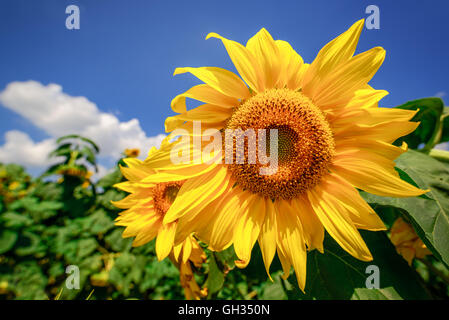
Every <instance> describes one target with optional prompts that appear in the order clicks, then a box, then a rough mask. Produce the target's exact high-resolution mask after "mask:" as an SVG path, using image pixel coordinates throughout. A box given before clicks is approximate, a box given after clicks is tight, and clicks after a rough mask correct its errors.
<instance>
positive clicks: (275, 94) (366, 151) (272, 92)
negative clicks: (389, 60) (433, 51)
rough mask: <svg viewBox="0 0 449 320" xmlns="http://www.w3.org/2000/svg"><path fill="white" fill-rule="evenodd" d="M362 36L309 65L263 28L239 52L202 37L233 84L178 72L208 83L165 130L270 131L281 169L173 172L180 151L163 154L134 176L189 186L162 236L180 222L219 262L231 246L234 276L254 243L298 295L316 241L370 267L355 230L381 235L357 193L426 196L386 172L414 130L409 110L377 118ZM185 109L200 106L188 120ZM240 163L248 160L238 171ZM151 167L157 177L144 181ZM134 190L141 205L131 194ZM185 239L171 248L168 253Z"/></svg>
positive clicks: (184, 168)
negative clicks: (226, 60) (224, 57)
mask: <svg viewBox="0 0 449 320" xmlns="http://www.w3.org/2000/svg"><path fill="white" fill-rule="evenodd" d="M363 25H364V21H363V20H360V21H358V22H356V23H355V24H354V25H353V26H352V27H351V28H349V29H348V30H347V31H346V32H344V33H343V34H341V35H340V36H338V37H337V38H336V39H334V40H332V41H331V42H329V43H328V44H327V45H326V46H325V47H324V48H323V49H321V51H320V52H319V53H318V55H317V57H316V58H315V60H314V61H313V62H312V63H311V64H310V65H309V64H306V63H304V62H303V59H302V58H301V57H300V55H299V54H298V53H296V51H295V50H294V49H293V48H292V47H291V46H290V44H289V43H287V42H285V41H282V40H274V39H273V38H272V36H271V35H270V34H269V33H268V32H267V31H266V30H265V29H262V30H260V31H259V32H258V33H257V34H256V35H255V36H254V37H252V38H251V39H249V40H248V42H247V44H246V46H245V45H242V44H239V43H237V42H235V41H232V40H228V39H226V38H224V37H222V36H220V35H218V34H215V33H211V34H209V35H208V36H207V39H209V38H218V39H220V40H221V41H222V42H223V44H224V46H225V48H226V49H227V52H228V54H229V56H230V58H231V60H232V62H233V63H234V65H235V67H236V69H237V71H238V72H239V74H240V77H241V78H240V77H239V76H237V75H236V74H234V73H232V72H230V71H228V70H225V69H221V68H216V67H200V68H189V67H188V68H178V69H176V71H175V75H176V74H182V73H186V72H189V73H191V74H193V75H194V76H196V77H197V78H199V79H200V80H202V81H203V82H204V84H200V85H197V86H194V87H192V88H191V89H189V90H188V91H186V92H185V93H183V94H180V95H178V96H177V97H175V98H174V99H173V101H172V109H173V111H175V112H176V113H178V115H175V116H173V117H169V118H167V120H166V123H165V125H166V130H167V131H168V132H171V131H173V130H174V129H178V128H182V129H186V130H187V132H190V135H194V132H193V130H192V128H193V121H201V125H202V128H203V129H205V128H206V129H216V130H221V131H222V132H224V131H225V130H226V129H242V130H246V129H255V130H257V129H277V130H278V134H279V136H278V145H279V147H278V158H279V167H278V169H277V171H275V172H272V174H269V175H262V174H261V173H260V169H261V168H264V167H265V166H266V164H264V163H260V162H257V163H256V164H249V163H248V161H246V162H245V163H244V164H236V163H232V164H226V163H225V162H224V161H221V162H214V163H207V164H206V163H205V162H204V161H203V162H201V163H196V162H190V163H183V164H178V165H174V164H173V163H172V161H171V159H170V152H171V148H173V147H175V146H178V144H176V143H174V144H169V143H167V144H166V145H165V146H164V147H162V148H161V150H160V151H159V152H158V153H159V154H158V156H157V157H154V158H153V159H147V160H145V162H144V165H141V166H138V167H136V168H135V175H138V176H139V179H142V181H145V183H154V184H161V183H174V181H179V182H180V181H185V180H186V179H188V180H187V182H185V183H183V184H182V186H180V188H179V190H178V192H177V200H176V201H175V202H174V203H172V205H171V206H170V208H169V209H168V210H167V211H166V212H165V214H164V218H163V220H162V221H161V223H162V225H164V226H166V227H168V226H170V225H171V224H172V223H175V222H177V228H176V229H177V230H176V233H179V234H183V235H189V234H190V233H192V232H195V234H197V235H198V237H199V238H200V239H201V240H202V241H205V242H206V243H207V244H208V245H209V248H211V249H213V250H216V251H221V250H224V249H226V248H227V247H229V246H230V245H232V244H233V245H234V250H235V252H236V254H237V256H238V257H239V259H240V260H239V261H238V262H237V266H239V267H245V266H247V264H248V263H249V261H250V259H251V250H252V248H253V246H254V244H255V242H256V241H258V242H259V245H260V248H261V251H262V256H263V259H264V263H265V267H266V270H267V272H268V273H269V267H270V264H271V262H272V260H273V258H274V256H275V254H276V252H277V254H278V257H279V259H280V261H281V263H282V266H283V270H284V277H288V276H289V271H290V268H291V266H293V267H294V270H295V272H296V277H297V280H298V284H299V287H300V288H301V289H302V290H303V289H304V287H305V279H306V259H307V251H308V250H312V249H317V250H319V251H320V252H323V239H324V230H326V231H327V232H328V233H329V234H330V235H331V236H332V237H333V238H334V239H335V241H336V242H337V243H338V244H339V245H340V246H341V247H342V248H343V249H344V250H346V251H347V252H348V253H349V254H351V255H352V256H354V257H356V258H357V259H360V260H363V261H369V260H372V256H371V253H370V251H369V249H368V248H367V246H366V244H365V242H364V240H363V239H362V237H361V236H360V233H359V232H358V230H357V229H365V230H372V231H377V230H385V226H384V224H383V223H382V221H381V219H380V218H379V217H378V216H377V214H376V213H375V212H374V211H373V210H372V208H371V207H370V206H369V205H368V204H367V203H366V202H365V201H364V200H363V199H362V198H361V197H360V195H359V193H358V191H357V189H356V188H358V189H362V190H364V191H367V192H369V193H373V194H376V195H381V196H390V197H411V196H419V195H421V194H423V193H425V192H426V191H423V190H420V189H418V188H416V187H414V186H412V185H410V184H408V183H406V182H405V181H403V180H401V179H400V177H399V175H398V173H397V172H396V171H395V169H394V167H395V163H394V159H396V158H397V157H398V156H399V155H401V154H402V153H403V152H405V151H406V150H407V146H406V145H405V144H404V145H403V146H402V147H396V146H394V145H392V143H393V142H394V141H395V140H396V139H397V138H399V137H401V136H404V135H407V134H409V133H410V132H412V131H414V130H415V129H416V127H417V126H418V125H419V123H417V122H411V121H409V120H410V119H411V118H412V117H413V116H414V115H415V113H416V111H410V110H401V109H387V108H379V107H378V101H379V100H380V99H381V98H382V97H384V96H385V95H386V94H388V92H387V91H385V90H375V89H373V88H372V87H370V86H369V85H368V82H369V81H370V80H371V78H372V77H373V76H374V74H375V73H376V71H377V70H378V69H379V67H380V66H381V64H382V62H383V60H384V58H385V50H384V49H382V48H380V47H376V48H372V49H370V50H368V51H366V52H363V53H360V54H358V55H355V56H354V52H355V49H356V45H357V42H358V39H359V36H360V33H361V30H362V29H363ZM186 98H192V99H196V100H199V101H202V102H204V104H203V105H200V106H199V107H197V108H194V109H192V110H187V107H186ZM204 137H206V138H209V137H208V136H207V134H204V135H203V138H204ZM189 147H192V148H193V149H194V150H193V152H198V153H201V150H195V147H194V146H189ZM235 153H236V149H235V148H234V156H235ZM248 157H249V154H248V153H247V152H246V153H245V160H248V159H247V158H248ZM148 167H149V168H152V169H153V170H154V172H155V174H152V175H150V176H148V171H147V168H148ZM145 176H146V177H145ZM130 191H132V192H136V193H135V196H134V198H135V197H137V196H138V193H139V192H138V191H136V190H130ZM135 228H137V227H133V230H136V229H135ZM138 228H141V227H140V226H139V227H138ZM142 228H143V227H142ZM142 230H143V229H142ZM133 232H135V231H133ZM173 232H175V230H174V231H173ZM171 238H173V236H171ZM184 239H185V237H184ZM184 239H183V237H179V238H178V240H175V245H176V244H179V243H180V242H181V241H183V240H184ZM170 240H171V239H170Z"/></svg>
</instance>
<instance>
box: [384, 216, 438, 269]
mask: <svg viewBox="0 0 449 320" xmlns="http://www.w3.org/2000/svg"><path fill="white" fill-rule="evenodd" d="M390 240H391V242H392V243H393V244H394V246H395V247H396V251H397V252H398V253H399V254H400V255H401V256H402V257H403V258H404V259H405V260H406V261H407V262H408V264H409V265H410V266H411V265H412V261H413V259H414V258H418V259H422V258H424V257H425V256H427V255H430V254H432V253H431V252H430V250H429V249H427V247H426V245H425V244H424V242H423V241H422V240H421V239H420V238H419V237H418V235H417V234H416V232H415V230H414V229H413V227H412V226H411V225H410V224H409V223H407V222H405V221H404V219H402V218H398V219H396V221H395V222H394V223H393V226H392V227H391V230H390Z"/></svg>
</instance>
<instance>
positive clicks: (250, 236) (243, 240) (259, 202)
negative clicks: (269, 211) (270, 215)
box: [233, 195, 266, 268]
mask: <svg viewBox="0 0 449 320" xmlns="http://www.w3.org/2000/svg"><path fill="white" fill-rule="evenodd" d="M265 210H266V208H265V199H264V198H261V197H259V196H258V195H255V196H253V197H252V199H251V200H250V202H249V208H248V211H246V212H244V214H243V215H241V216H240V218H239V221H238V222H237V225H236V226H235V232H234V238H233V242H234V250H235V253H236V254H237V257H239V259H240V261H238V263H237V262H236V265H237V266H238V267H240V268H242V267H243V268H244V267H246V266H247V265H248V263H249V261H250V260H251V250H252V249H253V246H254V243H255V242H256V240H257V238H258V237H259V233H260V229H261V227H262V224H263V222H264V219H265Z"/></svg>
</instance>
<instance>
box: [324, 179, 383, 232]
mask: <svg viewBox="0 0 449 320" xmlns="http://www.w3.org/2000/svg"><path fill="white" fill-rule="evenodd" d="M326 179H327V186H328V187H327V188H328V189H327V190H326V191H327V193H328V196H329V197H332V198H333V201H336V202H338V204H339V205H340V206H342V207H344V208H345V209H347V214H348V217H349V218H350V219H351V221H352V223H353V224H354V226H355V227H356V228H359V229H365V230H371V231H380V230H386V227H385V225H384V223H383V222H382V220H381V219H380V218H379V216H378V215H377V214H376V213H375V212H374V210H373V209H372V208H371V207H370V206H369V205H368V204H367V203H366V201H365V200H363V198H362V197H361V196H360V194H359V193H358V191H357V190H356V189H355V188H354V187H353V186H352V185H351V184H349V183H348V182H347V181H346V180H344V179H342V178H341V177H338V176H336V175H334V174H329V175H328V176H327V177H326Z"/></svg>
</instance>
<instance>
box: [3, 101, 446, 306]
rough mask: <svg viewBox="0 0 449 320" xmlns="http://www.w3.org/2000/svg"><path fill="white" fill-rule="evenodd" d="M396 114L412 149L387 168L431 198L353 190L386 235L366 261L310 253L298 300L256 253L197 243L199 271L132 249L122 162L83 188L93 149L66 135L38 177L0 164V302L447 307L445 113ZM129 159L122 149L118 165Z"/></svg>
mask: <svg viewBox="0 0 449 320" xmlns="http://www.w3.org/2000/svg"><path fill="white" fill-rule="evenodd" d="M397 108H399V109H407V110H419V111H418V113H417V114H416V115H415V116H414V118H413V119H412V121H419V122H420V125H419V127H418V129H417V130H415V131H414V132H413V133H411V134H409V135H407V136H405V137H403V138H400V139H398V140H397V141H395V143H394V144H395V145H401V144H402V143H403V142H406V143H407V144H408V146H409V150H408V151H407V152H406V153H404V154H402V155H401V156H400V157H399V158H398V159H397V161H396V163H397V166H396V170H397V171H398V173H399V175H400V177H401V179H403V180H405V181H407V182H409V183H410V184H412V185H414V186H417V187H419V188H421V189H428V190H430V191H429V192H427V193H426V194H424V195H421V196H419V197H412V198H390V197H382V196H374V195H372V194H368V193H366V192H363V191H360V193H361V195H362V197H363V198H364V199H365V200H366V201H367V202H368V203H369V204H370V206H371V207H372V208H373V209H374V210H375V211H376V212H377V213H378V214H379V216H380V217H381V218H382V220H383V222H384V223H385V225H386V226H387V228H388V230H386V231H380V232H379V231H378V232H372V231H361V235H362V237H363V239H364V240H365V242H366V244H367V246H368V247H369V248H370V250H371V253H372V255H373V260H372V261H369V262H364V261H359V260H357V259H355V258H354V257H351V256H350V255H349V254H348V253H346V252H345V251H344V250H342V249H341V248H340V247H339V245H338V244H337V243H336V242H335V241H334V240H333V239H332V238H331V237H329V236H328V235H326V236H325V239H324V253H320V252H318V251H317V250H313V251H311V252H309V253H308V259H307V284H306V287H305V290H304V291H302V290H301V289H300V288H299V287H298V285H297V281H296V279H295V274H294V273H293V272H292V273H289V274H288V275H287V277H282V265H281V263H280V261H279V260H278V258H277V257H276V258H275V259H274V261H273V263H272V265H271V268H270V274H271V278H272V279H269V278H268V275H267V272H266V270H265V268H264V263H263V259H262V254H261V250H260V248H259V246H258V245H256V246H255V247H254V248H253V250H252V251H253V252H252V259H251V262H250V263H249V264H248V265H247V266H246V267H245V268H242V269H240V268H238V267H236V262H238V258H237V256H236V254H235V252H234V249H233V246H230V247H229V248H227V249H225V250H223V251H220V252H214V251H211V250H208V249H207V245H206V244H204V243H202V242H199V245H198V247H197V249H198V250H200V253H199V261H193V259H192V258H190V259H192V261H190V260H188V261H187V264H183V263H182V262H181V261H180V260H179V261H178V262H177V260H176V259H173V257H172V259H168V258H167V259H163V260H162V261H158V259H157V255H156V252H155V241H154V240H152V241H150V242H148V243H146V244H144V245H142V246H137V247H133V246H132V239H130V238H126V239H125V238H123V237H122V234H123V231H124V230H123V229H124V228H123V227H118V226H115V224H114V220H115V219H116V218H117V217H118V214H119V212H120V209H118V208H117V207H115V206H114V205H112V204H111V201H118V200H121V199H123V198H124V197H125V196H126V194H127V193H126V192H124V191H120V190H119V189H117V188H115V187H114V185H116V184H119V183H123V182H124V181H126V179H125V178H124V177H123V176H122V173H121V171H120V170H119V166H122V167H126V166H127V165H126V163H125V162H124V161H123V159H119V161H118V163H117V167H116V168H115V169H114V170H112V171H110V172H109V173H108V174H107V175H105V176H104V177H101V178H100V179H98V180H96V181H92V180H91V179H90V176H91V174H92V171H94V170H95V167H96V154H97V153H98V151H99V147H98V146H97V145H96V144H95V143H94V142H93V141H91V140H89V139H87V138H84V137H80V136H76V135H70V136H66V137H62V138H60V139H59V140H58V143H59V146H58V148H57V149H56V150H54V151H53V152H52V153H51V155H50V157H53V158H55V159H58V161H59V163H57V164H55V165H53V166H51V167H50V168H48V170H47V171H46V172H45V173H44V174H43V175H42V176H40V177H32V176H30V175H29V174H27V172H26V171H25V170H24V169H23V168H22V167H20V166H18V165H15V164H1V165H0V298H1V299H81V300H83V299H92V300H98V299H184V298H190V299H192V298H196V299H447V298H448V297H449V286H448V284H449V271H448V268H447V266H448V264H449V241H448V234H449V156H448V152H447V151H442V150H437V149H434V148H433V147H434V146H435V145H436V144H438V143H442V142H447V141H449V107H445V106H444V104H443V101H442V100H441V99H439V98H426V99H420V100H415V101H410V102H408V103H405V104H403V105H401V106H398V107H397ZM138 153H139V152H138V150H126V151H125V153H124V157H125V156H128V157H131V158H132V157H135V156H137V155H138ZM193 241H195V240H193ZM195 242H196V241H195ZM69 265H75V266H78V267H79V270H80V273H79V276H80V279H79V283H80V284H79V288H72V289H68V288H67V285H66V279H67V277H68V274H67V273H66V268H67V266H69ZM183 265H184V267H183ZM372 265H374V266H377V267H378V270H379V279H378V287H375V288H367V284H366V283H367V278H368V277H369V276H370V272H369V266H372ZM185 266H187V270H186V268H185ZM284 278H285V279H284Z"/></svg>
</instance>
